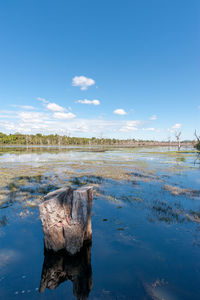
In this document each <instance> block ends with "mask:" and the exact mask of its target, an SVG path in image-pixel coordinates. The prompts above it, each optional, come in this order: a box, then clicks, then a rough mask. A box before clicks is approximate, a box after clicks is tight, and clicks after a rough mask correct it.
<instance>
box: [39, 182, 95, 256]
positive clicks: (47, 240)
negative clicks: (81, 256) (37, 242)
mask: <svg viewBox="0 0 200 300" xmlns="http://www.w3.org/2000/svg"><path fill="white" fill-rule="evenodd" d="M92 190H93V188H92V187H91V186H84V187H81V188H79V189H76V190H74V189H72V188H70V187H67V188H62V189H58V190H56V191H54V192H51V193H49V194H47V195H46V196H45V197H44V200H45V201H44V202H43V203H41V204H40V205H39V210H40V218H41V221H42V227H43V232H44V245H45V250H53V251H59V250H62V249H66V250H67V252H68V253H69V254H71V255H74V254H75V253H77V252H79V251H80V249H81V247H82V246H83V242H84V241H85V240H91V238H92V227H91V208H92Z"/></svg>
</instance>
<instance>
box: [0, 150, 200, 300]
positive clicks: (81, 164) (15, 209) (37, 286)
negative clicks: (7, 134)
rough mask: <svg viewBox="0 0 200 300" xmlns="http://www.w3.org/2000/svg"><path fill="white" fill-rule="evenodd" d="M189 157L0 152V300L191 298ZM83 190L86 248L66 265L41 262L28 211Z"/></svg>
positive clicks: (39, 236) (198, 205)
mask: <svg viewBox="0 0 200 300" xmlns="http://www.w3.org/2000/svg"><path fill="white" fill-rule="evenodd" d="M193 150H194V149H182V150H181V152H180V153H177V152H176V149H173V148H170V149H168V148H167V147H166V148H158V147H157V148H155V147H154V148H95V147H94V148H86V147H69V148H61V149H56V148H38V147H33V148H28V149H26V148H23V147H20V148H12V147H9V148H0V299H3V300H4V299H6V300H13V299H16V300H17V299H19V300H21V299H56V300H57V299H68V300H70V299H82V300H83V299H105V300H107V299H118V300H121V299H165V300H167V299H169V300H175V299H181V300H184V299H200V284H199V282H200V159H199V154H198V153H196V152H194V151H193ZM87 184H89V185H93V187H94V195H93V207H92V230H93V237H92V243H91V244H87V245H84V247H83V249H82V251H81V252H80V253H79V254H78V255H77V256H76V257H70V256H67V255H66V254H65V253H64V254H59V255H54V256H52V255H44V245H43V232H42V226H41V221H40V217H39V210H38V204H39V203H41V202H42V201H43V196H44V195H46V194H47V193H48V192H50V191H53V190H55V189H57V188H60V187H63V186H67V185H70V186H73V187H79V186H82V185H87ZM45 274H50V275H51V276H50V275H49V277H48V276H47V280H46V281H45V282H44V280H43V278H44V275H45Z"/></svg>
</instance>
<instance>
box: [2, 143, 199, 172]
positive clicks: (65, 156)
mask: <svg viewBox="0 0 200 300" xmlns="http://www.w3.org/2000/svg"><path fill="white" fill-rule="evenodd" d="M171 150H172V151H175V150H176V148H175V149H174V148H172V149H171ZM185 150H188V148H187V149H185ZM8 151H9V150H8ZM10 151H11V150H10ZM38 151H39V150H38ZM166 151H168V149H167V148H164V147H156V148H141V149H140V148H138V149H137V148H136V149H131V148H125V149H121V148H120V149H115V150H112V151H111V150H107V151H105V152H90V151H89V152H87V150H84V149H82V151H80V149H79V151H76V149H73V150H69V149H68V151H64V150H63V149H61V150H60V152H57V153H51V151H49V152H48V150H47V149H43V151H42V152H41V149H40V152H39V153H37V152H35V153H30V152H29V153H21V154H15V153H4V154H2V155H1V157H0V164H5V163H7V164H13V163H14V164H15V163H16V164H18V163H24V164H31V165H34V164H36V165H38V164H44V163H48V162H58V163H59V162H66V163H73V162H74V163H77V162H78V163H84V162H86V161H97V162H98V161H108V162H109V161H111V160H112V161H113V162H116V163H118V162H121V163H122V162H126V163H127V162H130V163H131V162H135V161H144V162H145V161H146V162H147V163H150V164H176V165H183V166H190V167H191V166H195V165H194V162H195V159H196V157H197V154H196V153H180V154H179V153H177V154H174V155H173V156H171V155H168V154H167V153H166V154H160V153H159V152H163V153H164V152H166ZM182 151H184V148H183V149H182ZM156 152H158V153H156Z"/></svg>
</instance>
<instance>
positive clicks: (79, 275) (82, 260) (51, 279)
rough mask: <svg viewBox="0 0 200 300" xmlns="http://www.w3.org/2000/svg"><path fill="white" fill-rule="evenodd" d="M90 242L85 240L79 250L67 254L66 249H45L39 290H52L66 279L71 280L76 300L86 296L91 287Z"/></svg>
mask: <svg viewBox="0 0 200 300" xmlns="http://www.w3.org/2000/svg"><path fill="white" fill-rule="evenodd" d="M91 247H92V243H91V242H87V243H86V242H85V243H84V245H83V247H82V248H81V251H80V252H79V253H77V254H76V255H73V256H72V255H69V254H67V252H66V251H59V252H53V251H45V255H44V263H43V268H42V275H41V282H40V292H44V290H45V288H48V289H51V290H54V289H56V288H57V287H58V286H59V285H60V284H61V283H62V282H64V281H67V280H68V279H69V280H71V281H72V282H73V293H74V296H76V297H77V299H78V300H85V299H87V298H88V296H89V293H90V291H91V289H92V267H91Z"/></svg>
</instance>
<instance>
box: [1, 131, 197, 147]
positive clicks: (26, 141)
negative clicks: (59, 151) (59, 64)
mask: <svg viewBox="0 0 200 300" xmlns="http://www.w3.org/2000/svg"><path fill="white" fill-rule="evenodd" d="M182 142H194V141H182ZM135 143H140V144H141V143H159V142H156V141H154V140H136V139H134V138H133V139H115V138H112V139H111V138H103V137H102V138H96V137H92V138H86V137H70V136H65V135H64V136H62V135H58V134H49V135H43V134H41V133H37V134H21V133H14V134H11V133H10V134H5V133H2V132H0V144H1V145H26V146H28V145H40V146H67V145H131V144H135ZM163 143H167V142H164V141H163ZM170 143H173V142H170ZM198 144H199V150H200V141H198Z"/></svg>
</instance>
